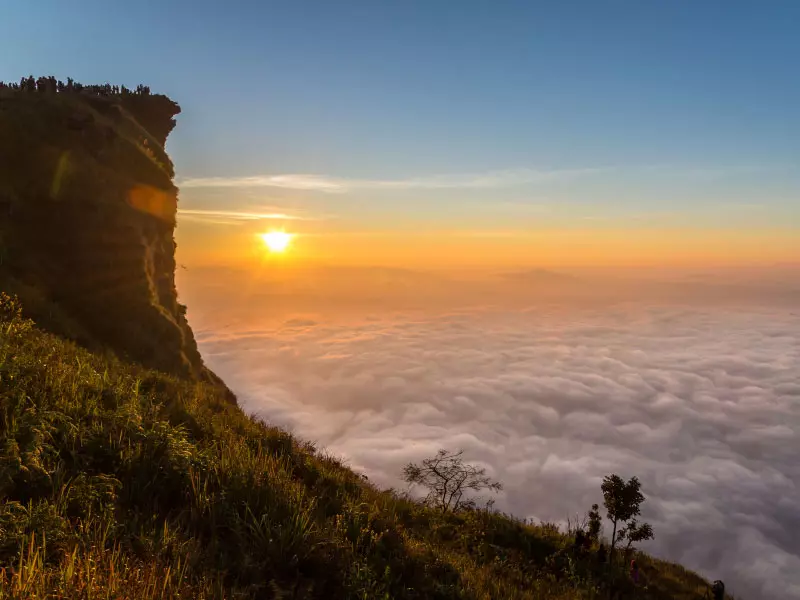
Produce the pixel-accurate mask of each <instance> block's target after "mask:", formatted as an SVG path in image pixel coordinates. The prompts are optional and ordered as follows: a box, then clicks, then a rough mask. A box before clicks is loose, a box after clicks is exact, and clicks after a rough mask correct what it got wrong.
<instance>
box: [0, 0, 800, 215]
mask: <svg viewBox="0 0 800 600" xmlns="http://www.w3.org/2000/svg"><path fill="white" fill-rule="evenodd" d="M798 23H800V3H798V2H794V1H784V2H781V1H769V2H735V1H726V2H722V1H713V2H712V1H704V2H697V1H678V0H675V1H670V2H655V1H652V2H643V1H633V0H631V1H613V0H609V1H606V2H596V1H585V2H558V3H555V2H466V1H465V2H452V1H450V2H435V1H426V2H374V1H364V2H344V1H342V2H228V3H224V4H223V3H219V2H204V1H195V2H188V1H183V0H173V1H169V2H153V1H146V0H142V1H138V2H135V3H115V2H108V1H106V2H94V1H77V2H72V3H64V2H57V1H54V0H42V1H37V2H28V1H24V2H22V1H16V0H11V1H10V2H6V3H5V6H4V22H3V25H2V36H0V79H17V78H19V77H20V76H21V75H25V74H28V73H34V74H41V73H44V74H47V73H53V74H55V75H57V76H59V77H62V78H65V77H66V76H68V75H70V76H72V77H74V78H76V79H78V80H80V81H86V82H90V81H91V82H94V81H106V80H108V81H112V82H121V83H126V84H128V85H135V84H136V83H138V82H146V83H148V84H150V85H151V87H152V88H153V89H154V90H156V91H160V92H164V93H166V94H168V95H170V96H171V97H173V98H174V99H176V100H177V101H178V102H179V103H180V104H181V106H182V107H183V110H184V112H183V114H182V116H181V117H180V126H179V128H178V129H177V130H176V132H175V133H174V134H173V136H172V137H171V139H170V142H169V150H170V152H171V154H172V155H173V158H174V160H175V162H176V166H177V170H178V178H179V181H185V180H186V179H189V178H208V177H219V178H236V177H253V176H263V175H281V174H298V173H302V174H316V175H319V176H323V177H326V178H337V179H338V180H346V181H351V182H363V181H364V180H369V181H381V182H397V181H407V180H409V179H411V180H416V179H419V178H436V177H440V176H450V175H454V174H455V175H459V174H463V175H464V176H466V179H467V180H470V181H471V179H470V176H474V177H483V176H485V174H487V173H492V174H495V175H496V174H497V173H500V172H508V171H511V172H514V173H519V172H520V171H523V172H525V171H532V172H535V173H541V172H546V173H552V172H555V173H561V174H565V175H564V176H557V177H550V178H547V181H545V182H541V181H538V180H537V182H536V183H531V182H527V183H521V184H520V183H512V184H511V185H501V186H497V187H496V188H491V187H489V188H487V187H485V186H484V187H481V186H477V187H475V186H460V185H455V186H452V187H449V188H446V189H442V188H431V187H430V186H427V187H426V186H414V185H404V186H399V189H398V188H397V187H395V188H392V187H391V186H389V188H388V189H378V188H376V187H375V186H372V187H369V186H366V187H365V186H363V185H359V184H358V183H355V184H353V185H348V186H347V193H345V194H338V195H336V199H335V202H334V201H333V200H332V199H331V198H330V196H331V194H326V193H324V192H319V190H309V189H307V186H301V189H300V190H297V189H290V190H288V191H287V188H275V187H273V186H271V185H267V186H263V185H262V186H257V187H256V188H255V189H249V190H245V189H244V188H241V187H237V188H231V187H220V186H217V185H215V187H213V188H209V187H198V188H188V187H187V188H185V189H184V192H183V195H182V198H183V199H184V200H185V202H186V204H185V206H189V207H199V208H204V209H207V208H219V207H223V208H225V207H231V206H233V205H235V206H242V205H248V204H252V203H253V202H255V204H265V203H266V204H270V205H272V204H276V205H281V202H283V203H284V205H286V204H287V203H288V205H289V208H292V209H297V210H299V209H304V210H310V211H312V212H314V211H316V212H319V213H320V214H321V213H322V212H325V214H328V213H330V212H331V210H334V212H337V213H340V214H341V215H343V216H345V217H347V216H348V215H349V216H350V217H352V218H353V219H356V217H359V216H361V217H363V216H364V215H365V214H369V215H372V216H370V217H369V219H371V221H370V222H371V223H373V224H374V222H375V220H376V219H377V220H378V221H380V220H381V219H384V220H387V221H390V220H392V219H393V217H395V216H397V215H396V214H395V213H397V214H400V213H403V214H404V215H405V217H404V218H405V219H411V220H413V221H416V222H420V221H424V220H425V219H428V220H431V219H433V220H434V221H436V220H437V219H438V221H442V220H443V219H445V218H446V215H449V214H452V213H453V211H454V210H456V209H458V211H459V219H460V221H459V222H463V223H466V222H477V223H479V222H483V221H485V219H486V211H487V209H489V208H490V207H491V206H492V205H493V204H496V203H505V204H509V203H511V204H520V203H521V204H530V205H532V206H542V205H548V206H550V207H551V208H553V209H554V210H550V213H551V217H549V218H550V220H551V222H552V223H553V224H554V226H556V225H557V224H558V223H559V222H561V221H568V220H569V219H570V218H572V217H573V216H574V214H575V215H578V216H577V217H575V218H580V219H583V218H584V217H585V218H587V219H590V220H591V219H596V220H597V222H600V221H601V220H602V219H606V220H607V219H609V218H610V219H616V218H617V217H622V216H625V215H627V216H629V217H631V216H632V217H636V218H638V215H640V214H641V213H642V212H644V213H646V214H648V215H650V216H651V217H652V218H657V216H658V215H666V214H667V213H670V214H672V213H675V212H676V211H677V212H678V213H682V214H683V219H682V222H683V223H684V224H687V223H703V222H705V221H704V220H703V219H706V221H708V220H709V219H711V220H713V219H715V218H718V217H719V215H720V213H719V210H720V207H724V206H725V205H727V204H731V205H734V206H737V207H751V208H753V207H756V206H758V207H759V213H758V214H757V215H755V216H753V214H747V212H746V211H745V216H744V217H741V216H737V215H740V213H741V211H739V212H736V211H734V213H735V214H732V215H731V217H730V219H731V220H730V223H734V222H735V223H736V224H737V226H738V225H741V224H743V223H756V224H760V225H759V226H764V227H767V226H769V227H778V228H785V227H787V225H788V224H791V225H793V226H797V225H798V209H797V206H798V204H800V202H798V198H799V195H798V192H800V172H798V163H797V157H798V156H800V77H798V76H797V62H798V59H800V36H798V35H797V24H798ZM585 172H591V174H590V175H588V176H587V175H586V174H585ZM572 173H580V174H579V175H576V176H573V175H570V174H572ZM511 179H512V180H513V176H512V177H511ZM534 179H536V178H534ZM248 198H251V199H252V198H257V200H252V201H251V200H248ZM365 204H369V206H368V207H367V208H365ZM565 206H568V207H569V208H570V210H568V211H567V210H565V209H564V207H565ZM481 207H482V209H481ZM284 208H286V206H284ZM473 208H475V210H473ZM698 209H700V213H702V214H700V213H698V214H694V213H695V212H697V210H698ZM398 211H399V212H398ZM403 211H405V212H403ZM559 211H561V213H559ZM703 211H705V212H703ZM573 213H574V214H573ZM559 214H560V215H561V217H558V215H559ZM554 215H555V216H554ZM703 215H705V216H703ZM495 216H497V215H495ZM509 218H511V217H509ZM559 218H561V221H559ZM498 219H499V221H500V224H501V225H502V218H501V217H498ZM498 219H495V220H498ZM356 220H357V219H356ZM400 220H401V221H402V220H403V219H400ZM513 220H514V219H513V218H512V220H511V221H509V222H508V223H509V224H512V222H513ZM709 222H710V221H709ZM362 225H363V224H359V223H355V222H354V224H353V226H354V227H357V226H362Z"/></svg>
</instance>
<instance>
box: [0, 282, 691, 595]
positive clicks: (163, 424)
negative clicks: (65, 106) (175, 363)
mask: <svg viewBox="0 0 800 600" xmlns="http://www.w3.org/2000/svg"><path fill="white" fill-rule="evenodd" d="M0 390H1V391H0V415H1V418H2V421H0V422H2V432H1V433H0V448H1V449H0V494H1V495H2V498H3V503H2V505H0V565H1V566H2V568H3V570H2V571H1V572H0V598H45V597H50V598H107V597H111V598H177V597H185V598H312V597H314V598H363V599H371V598H442V599H444V598H467V599H478V598H480V599H500V598H509V599H511V598H514V599H527V598H552V599H561V598H563V599H567V598H570V599H583V598H602V597H605V596H602V595H600V589H605V586H607V585H608V583H609V582H611V581H612V580H615V579H616V580H618V583H617V586H618V587H619V588H620V589H621V590H624V591H630V590H629V584H628V583H627V581H626V577H625V574H624V573H622V572H617V571H616V570H615V569H610V568H607V569H604V570H603V571H602V572H601V570H600V568H599V566H598V565H596V564H595V563H594V561H593V560H592V559H591V557H587V558H585V559H581V560H574V559H573V558H571V552H570V546H571V540H570V538H568V537H567V536H565V535H563V534H562V533H559V532H558V531H556V530H555V529H554V528H552V527H543V526H531V525H527V524H524V523H521V522H519V521H517V520H515V519H513V518H511V517H509V516H506V515H502V514H497V513H494V512H489V511H483V510H463V511H460V512H456V513H452V512H449V513H442V512H441V511H439V510H435V509H433V508H428V507H426V506H423V505H421V504H417V503H415V502H412V501H409V500H407V499H403V498H401V497H398V496H397V495H395V494H393V493H392V492H390V491H381V490H378V489H376V488H375V487H373V486H372V485H370V484H369V483H368V482H367V481H365V480H364V479H363V478H362V477H361V476H359V475H357V474H356V473H354V472H352V471H351V470H349V469H347V468H346V467H345V466H343V465H342V464H341V463H340V462H339V461H337V460H336V459H334V458H332V457H329V456H326V455H325V454H324V453H320V452H318V451H316V450H315V449H314V448H313V447H312V446H310V445H308V444H304V443H302V442H300V441H298V440H297V439H294V438H293V437H292V436H290V435H289V434H287V433H286V432H284V431H281V430H279V429H275V428H273V427H269V426H267V425H265V424H264V423H261V422H259V421H257V420H255V419H253V418H250V417H248V416H246V415H245V414H244V413H243V412H242V411H241V410H240V409H239V408H238V407H236V406H234V405H232V404H231V403H230V402H228V401H227V400H226V399H225V397H224V394H223V393H222V392H221V391H220V390H219V388H217V387H215V386H212V385H209V384H207V383H203V382H192V381H187V380H182V379H178V378H175V377H173V376H170V375H166V374H163V373H159V372H156V371H150V370H146V369H143V368H141V367H137V366H134V365H131V364H125V363H122V362H120V361H119V360H117V359H115V358H113V357H108V356H105V357H104V356H98V355H95V354H91V353H89V352H87V351H86V350H83V349H81V348H79V347H77V346H75V345H74V344H73V343H71V342H68V341H66V340H64V339H61V338H59V337H56V336H54V335H52V334H48V333H45V332H42V331H41V330H39V329H38V328H36V327H35V325H34V324H33V323H32V322H30V321H27V320H25V319H23V318H22V317H21V316H20V314H19V312H18V310H17V309H16V308H15V306H14V304H13V302H11V301H10V300H9V299H8V298H5V299H4V307H3V316H2V322H1V323H0ZM638 560H639V563H640V565H641V567H642V569H643V574H644V577H645V579H646V581H647V584H648V585H647V589H640V590H638V592H639V595H638V596H636V597H638V598H656V599H668V598H675V599H686V600H688V599H696V598H699V597H702V594H703V593H704V592H705V589H706V582H704V581H703V580H702V579H701V578H700V577H699V576H697V575H695V574H693V573H691V572H689V571H687V570H685V569H683V568H682V567H680V566H677V565H672V564H668V563H664V562H661V561H657V560H651V559H649V558H648V557H646V556H638ZM631 597H633V596H631Z"/></svg>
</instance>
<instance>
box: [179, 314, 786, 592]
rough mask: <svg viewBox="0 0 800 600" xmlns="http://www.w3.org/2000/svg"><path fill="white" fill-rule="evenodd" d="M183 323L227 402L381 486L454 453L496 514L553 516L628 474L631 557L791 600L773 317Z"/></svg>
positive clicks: (781, 318) (782, 359) (781, 399)
mask: <svg viewBox="0 0 800 600" xmlns="http://www.w3.org/2000/svg"><path fill="white" fill-rule="evenodd" d="M190 306H191V302H190ZM264 311H265V314H266V313H268V312H269V309H268V308H265V309H264ZM209 314H210V313H209ZM272 316H273V317H274V315H272ZM200 320H201V321H203V322H202V323H198V322H195V323H194V325H195V328H196V332H197V334H198V339H199V343H200V347H201V349H202V351H203V354H204V356H205V357H206V359H207V362H208V363H209V365H210V366H211V367H212V368H213V369H214V370H215V371H216V372H217V373H218V374H219V375H221V376H222V377H223V378H224V379H225V380H226V381H227V382H228V384H229V385H231V386H232V387H233V389H234V391H235V392H236V393H237V394H238V396H239V399H240V402H241V404H242V405H243V407H244V408H245V409H246V410H248V411H252V412H255V413H257V414H259V415H262V416H263V417H264V418H265V419H267V420H269V421H271V422H273V423H277V424H280V425H283V426H287V427H289V428H290V429H292V430H294V431H295V432H296V433H297V434H298V435H300V436H301V437H303V438H306V439H313V440H316V441H318V442H319V443H321V444H322V445H323V446H325V447H327V448H328V449H329V450H331V451H333V452H334V453H337V454H339V455H341V456H343V457H344V458H346V459H347V460H348V461H349V463H350V464H351V465H352V466H353V467H354V468H355V469H357V470H360V471H362V472H365V473H367V474H368V475H369V476H370V477H371V478H372V479H373V480H374V481H376V482H377V483H379V484H381V485H384V486H400V485H402V484H401V483H400V481H399V476H400V473H401V469H402V466H403V464H404V463H406V462H407V461H410V460H419V459H421V458H422V457H425V456H427V455H430V454H432V453H433V452H435V451H436V450H437V449H438V448H440V447H447V448H451V449H455V448H463V449H464V450H465V452H466V455H467V456H468V458H469V459H471V460H472V461H476V462H480V463H482V464H485V465H486V466H487V467H488V468H489V470H490V472H491V473H492V474H493V475H494V476H495V477H496V478H498V479H499V480H501V481H502V482H503V483H504V484H505V490H504V492H503V493H502V495H501V496H500V497H499V498H498V504H497V506H498V507H499V508H501V509H503V510H507V511H510V512H513V513H514V514H516V515H518V516H527V517H533V518H536V519H541V520H555V521H562V520H564V519H566V518H567V517H568V516H570V515H573V516H574V515H575V513H577V512H584V511H585V510H586V509H588V507H589V506H590V505H591V504H592V503H593V502H600V500H601V495H600V481H601V478H602V477H603V476H604V475H606V474H608V473H611V472H617V473H619V474H621V475H623V476H625V477H630V476H632V475H637V476H638V477H639V478H640V479H641V480H642V482H643V487H644V492H645V495H646V496H647V502H646V503H645V505H644V517H645V518H646V519H647V520H648V521H650V522H651V523H652V524H653V527H654V529H655V533H656V539H655V541H654V542H651V543H649V545H647V546H646V549H647V550H649V551H651V552H654V553H655V554H657V555H659V556H662V557H665V558H668V559H671V560H675V561H679V562H682V563H684V564H685V565H687V566H689V567H691V568H694V569H697V570H699V571H700V572H702V573H703V574H705V575H706V576H708V577H709V578H711V579H716V578H721V579H723V580H725V581H726V584H727V585H728V587H729V588H730V590H731V592H732V593H735V594H736V596H737V597H746V598H749V599H750V600H757V599H767V598H769V599H774V598H800V538H798V536H797V535H796V532H797V531H798V530H800V462H799V461H798V460H797V457H798V452H799V451H800V342H798V340H800V319H799V318H798V315H797V314H796V312H795V313H793V312H792V311H791V310H790V309H778V308H775V309H771V310H766V309H765V310H756V309H747V310H734V309H729V310H717V309H708V308H677V307H672V308H669V307H667V308H656V307H639V308H631V307H630V306H627V307H624V308H606V309H603V310H588V309H581V308H573V309H569V310H565V309H558V310H556V309H552V310H544V309H542V310H536V311H533V310H531V311H524V310H518V311H514V312H502V313H501V312H497V313H495V312H490V311H488V310H473V311H460V312H459V311H456V312H451V313H449V314H439V315H438V316H434V315H430V314H429V315H428V316H420V314H419V313H405V314H403V313H399V314H389V313H388V312H387V313H386V314H379V313H376V314H373V315H371V316H369V315H364V316H362V317H360V318H357V319H355V318H345V317H342V318H327V319H324V320H323V319H320V318H315V317H309V316H295V317H293V318H290V317H288V316H287V317H286V318H285V319H283V322H282V323H279V324H276V325H263V326H256V325H253V324H252V323H251V324H250V325H248V326H247V327H245V326H235V325H234V326H230V327H227V328H225V327H223V326H222V325H221V322H217V321H215V320H214V319H212V318H201V319H200Z"/></svg>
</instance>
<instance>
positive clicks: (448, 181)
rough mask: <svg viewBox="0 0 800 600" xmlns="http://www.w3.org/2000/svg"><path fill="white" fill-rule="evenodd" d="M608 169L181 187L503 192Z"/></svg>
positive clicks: (233, 180) (224, 180) (220, 181)
mask: <svg viewBox="0 0 800 600" xmlns="http://www.w3.org/2000/svg"><path fill="white" fill-rule="evenodd" d="M606 170H607V169H603V168H585V169H556V170H536V169H509V170H501V171H486V172H483V173H463V174H454V175H433V176H428V177H411V178H407V179H349V178H344V177H332V176H327V175H303V174H286V175H255V176H249V177H197V178H189V179H186V180H184V181H182V182H181V183H180V186H181V187H183V188H253V187H274V188H286V189H294V190H311V191H317V192H324V193H328V194H341V193H344V192H348V191H352V190H381V189H386V190H392V189H395V190H404V189H431V190H435V189H469V188H485V189H490V188H500V187H511V186H518V185H527V184H535V183H541V182H545V181H553V180H561V179H572V178H576V177H585V176H589V175H593V174H597V173H602V172H604V171H606Z"/></svg>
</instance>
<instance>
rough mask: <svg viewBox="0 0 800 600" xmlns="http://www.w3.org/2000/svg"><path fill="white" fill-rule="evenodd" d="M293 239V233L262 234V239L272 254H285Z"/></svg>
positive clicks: (274, 232) (275, 232) (271, 232)
mask: <svg viewBox="0 0 800 600" xmlns="http://www.w3.org/2000/svg"><path fill="white" fill-rule="evenodd" d="M293 237H294V236H293V235H292V234H291V233H286V232H285V231H270V232H268V233H262V234H261V239H262V240H263V241H264V244H266V246H267V248H269V251H270V252H284V251H285V250H286V248H288V247H289V242H291V241H292V238H293Z"/></svg>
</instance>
